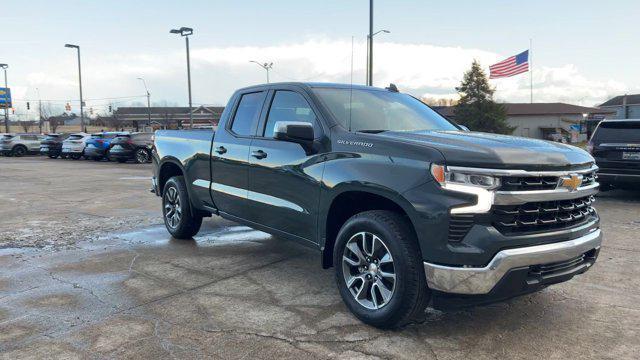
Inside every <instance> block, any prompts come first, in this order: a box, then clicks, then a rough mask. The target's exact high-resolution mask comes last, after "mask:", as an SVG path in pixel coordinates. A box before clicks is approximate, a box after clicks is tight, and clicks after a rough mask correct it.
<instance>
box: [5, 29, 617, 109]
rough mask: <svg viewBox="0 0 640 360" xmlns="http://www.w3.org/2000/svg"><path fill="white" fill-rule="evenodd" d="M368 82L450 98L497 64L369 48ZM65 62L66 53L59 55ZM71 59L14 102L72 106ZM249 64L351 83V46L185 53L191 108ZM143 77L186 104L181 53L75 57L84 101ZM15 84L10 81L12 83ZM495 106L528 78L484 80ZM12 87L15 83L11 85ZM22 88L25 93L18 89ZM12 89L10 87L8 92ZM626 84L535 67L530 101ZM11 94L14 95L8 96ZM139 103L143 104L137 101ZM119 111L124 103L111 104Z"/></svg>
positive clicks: (209, 99)
mask: <svg viewBox="0 0 640 360" xmlns="http://www.w3.org/2000/svg"><path fill="white" fill-rule="evenodd" d="M374 54H375V63H374V69H375V72H374V83H375V85H378V86H386V85H387V84H389V83H391V82H392V83H395V84H396V85H398V87H399V88H400V89H401V90H403V91H407V92H410V93H412V94H414V95H417V96H430V97H436V98H442V97H456V96H457V94H456V92H455V87H456V86H457V85H458V84H459V83H460V80H461V78H462V75H463V73H464V71H466V70H468V69H469V67H470V65H471V62H472V61H473V59H477V60H478V61H480V63H481V64H482V65H483V67H485V71H488V66H489V65H490V64H492V63H494V62H497V61H499V60H501V59H502V58H504V56H503V55H499V54H496V53H493V52H489V51H485V50H481V49H466V48H461V47H445V46H435V45H428V44H407V43H394V42H384V41H377V42H376V44H375V48H374ZM65 55H67V54H65ZM353 55H354V58H353V59H354V63H353V68H354V72H353V77H354V82H355V83H360V84H361V83H363V82H364V78H365V57H366V47H365V43H364V41H358V42H356V43H355V44H354V54H353ZM73 60H74V59H73V58H70V57H69V56H64V57H61V58H50V59H49V60H48V61H47V63H46V65H42V64H41V63H38V70H37V71H34V72H32V73H30V74H28V75H27V76H26V77H25V78H24V79H23V82H22V84H20V85H21V86H22V87H23V89H21V91H20V93H21V94H20V96H23V94H24V96H29V97H31V98H33V96H34V95H35V92H34V91H33V89H34V88H35V87H39V88H40V92H41V93H42V94H43V98H51V99H76V98H77V72H76V71H77V70H76V67H75V62H74V61H73ZM249 60H257V61H270V62H271V61H272V62H274V66H273V71H272V73H271V80H272V81H292V80H299V81H330V82H346V83H348V82H349V81H350V77H351V71H350V69H351V39H338V40H336V39H327V38H320V39H309V40H306V41H302V42H298V43H289V44H280V45H274V46H265V47H258V46H234V47H200V48H192V83H193V94H194V102H195V103H208V104H224V103H226V101H227V99H228V97H229V96H230V95H231V93H232V92H233V91H234V90H235V89H236V88H238V87H242V86H247V85H251V84H255V83H261V82H264V81H265V73H264V70H262V69H260V68H259V67H258V66H257V65H256V64H251V63H249ZM139 76H144V77H145V78H146V80H147V84H148V85H149V88H150V90H151V92H152V101H154V102H160V101H162V100H167V101H169V102H178V103H180V104H186V99H187V96H186V66H185V59H184V51H183V50H180V51H178V50H175V51H174V50H172V51H160V52H158V53H155V54H142V53H140V54H92V55H89V54H87V53H83V82H84V84H83V85H84V88H85V91H84V94H85V98H87V99H95V98H105V97H117V96H126V95H143V94H144V89H143V88H142V84H141V83H140V82H139V81H138V80H136V78H137V77H139ZM16 80H18V79H16ZM491 83H492V84H493V85H494V86H496V87H497V92H496V98H497V99H498V100H499V101H509V102H526V101H528V100H529V76H528V74H522V75H519V76H517V77H513V78H509V79H501V80H492V81H491ZM16 85H18V84H16ZM25 85H26V86H25ZM16 88H17V86H16ZM625 90H628V87H627V85H625V84H623V83H621V82H618V81H615V80H613V79H612V80H608V81H598V80H593V79H590V78H589V77H587V76H586V75H585V74H583V73H581V72H580V71H579V68H578V67H577V66H575V65H573V64H567V65H564V66H561V67H545V66H540V67H538V66H537V65H536V68H535V69H534V100H535V101H545V102H554V101H561V102H569V103H576V104H584V105H594V104H597V103H599V102H601V101H604V100H606V99H607V98H608V97H609V96H610V95H614V94H620V93H623V92H624V91H625ZM16 95H17V94H16ZM140 100H143V99H142V98H141V99H140ZM87 103H88V106H95V107H96V108H100V107H102V108H104V107H105V104H106V101H98V100H96V101H91V100H89V101H87ZM118 104H120V105H124V104H126V101H122V102H120V103H118Z"/></svg>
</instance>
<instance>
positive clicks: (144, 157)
mask: <svg viewBox="0 0 640 360" xmlns="http://www.w3.org/2000/svg"><path fill="white" fill-rule="evenodd" d="M133 158H134V159H135V160H136V163H138V164H145V163H148V162H149V161H150V160H151V156H150V155H149V151H147V149H143V148H139V149H137V150H136V152H135V154H134V156H133Z"/></svg>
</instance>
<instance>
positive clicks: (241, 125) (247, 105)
mask: <svg viewBox="0 0 640 360" xmlns="http://www.w3.org/2000/svg"><path fill="white" fill-rule="evenodd" d="M264 97H265V92H264V91H260V92H255V93H250V94H244V95H242V97H241V98H240V103H239V104H238V109H237V110H236V114H235V116H234V117H233V122H232V123H231V131H233V132H234V133H236V134H238V135H244V136H251V135H253V129H255V127H256V124H257V123H258V118H259V116H260V109H261V108H262V103H263V102H264Z"/></svg>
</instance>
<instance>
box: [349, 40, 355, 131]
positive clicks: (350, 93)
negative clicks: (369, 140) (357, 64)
mask: <svg viewBox="0 0 640 360" xmlns="http://www.w3.org/2000/svg"><path fill="white" fill-rule="evenodd" d="M353 38H354V37H353V35H351V86H349V132H351V108H352V107H353Z"/></svg>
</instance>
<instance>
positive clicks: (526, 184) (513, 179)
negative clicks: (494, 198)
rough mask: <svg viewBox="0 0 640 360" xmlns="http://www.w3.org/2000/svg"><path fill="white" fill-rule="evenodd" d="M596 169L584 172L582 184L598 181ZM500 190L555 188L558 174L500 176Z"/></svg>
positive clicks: (558, 179)
mask: <svg viewBox="0 0 640 360" xmlns="http://www.w3.org/2000/svg"><path fill="white" fill-rule="evenodd" d="M596 179H597V175H596V172H595V171H592V172H589V173H586V174H582V185H581V186H586V185H591V184H593V183H595V182H596ZM500 181H501V184H502V185H501V186H500V189H499V190H500V191H534V190H554V189H555V188H556V187H557V186H558V182H559V181H560V178H559V177H558V176H503V177H501V178H500Z"/></svg>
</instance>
